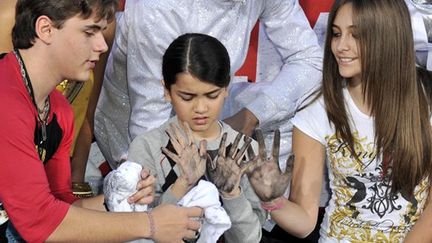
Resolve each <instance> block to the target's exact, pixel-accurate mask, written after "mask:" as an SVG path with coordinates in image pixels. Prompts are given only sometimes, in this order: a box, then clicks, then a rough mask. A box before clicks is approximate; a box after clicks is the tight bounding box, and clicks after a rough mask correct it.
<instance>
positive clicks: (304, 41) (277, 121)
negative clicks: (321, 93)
mask: <svg viewBox="0 0 432 243" xmlns="http://www.w3.org/2000/svg"><path fill="white" fill-rule="evenodd" d="M257 20H259V21H260V22H261V23H262V25H263V26H264V28H265V30H266V34H267V36H268V38H269V39H270V41H271V42H272V43H273V45H274V47H275V48H276V50H277V52H278V53H279V54H280V56H278V57H277V58H279V59H281V60H282V61H283V65H282V66H281V67H280V72H279V73H275V74H274V75H273V76H274V79H273V80H264V82H257V83H255V84H250V83H243V84H242V85H237V86H236V85H233V87H240V86H241V87H240V88H237V91H236V95H231V97H230V100H227V101H226V107H225V115H228V116H231V115H233V114H235V115H236V116H233V117H231V118H230V119H228V120H226V122H228V123H229V124H230V125H231V126H233V127H234V128H236V129H238V130H241V131H243V132H245V133H249V134H250V133H252V130H253V129H254V128H255V127H257V126H259V127H260V128H261V129H262V130H263V131H264V134H265V136H266V139H267V140H270V141H271V140H272V133H273V130H274V129H276V128H279V129H280V130H281V160H280V161H285V158H286V155H287V154H288V152H289V151H290V150H291V130H292V124H291V122H290V118H292V117H293V115H294V113H295V110H296V108H297V106H298V103H299V102H300V101H301V98H302V97H305V96H306V94H308V93H310V92H311V91H312V90H314V88H316V87H317V86H318V84H319V82H320V80H321V65H322V51H321V49H320V47H319V45H318V42H317V38H316V35H315V33H314V32H313V31H312V29H311V28H310V25H309V23H308V21H307V19H306V17H305V15H304V12H303V10H302V9H301V7H300V5H299V3H298V1H296V0H164V1H159V0H157V1H156V0H146V1H140V0H128V1H127V2H126V8H125V11H124V13H123V14H121V15H119V16H118V17H117V30H116V37H115V41H114V44H113V48H112V52H111V55H110V57H109V60H108V63H107V67H106V72H105V78H104V81H103V87H102V91H101V94H100V98H99V102H98V106H97V109H96V114H95V135H96V138H97V141H98V145H99V147H100V149H101V151H102V153H103V155H104V156H105V157H106V159H107V160H108V162H109V163H110V165H111V167H113V168H116V167H117V166H118V162H119V161H121V160H122V159H125V158H126V157H127V150H128V145H129V143H130V142H131V140H132V139H133V138H135V137H136V136H137V135H139V134H142V133H144V132H146V131H148V130H150V129H153V128H156V127H158V126H160V125H161V124H162V123H163V122H165V121H167V120H168V119H169V118H170V116H172V115H173V114H172V111H171V105H170V104H169V103H167V102H165V101H164V99H163V86H162V85H161V79H162V74H161V66H162V65H161V60H162V55H163V53H164V51H165V49H166V48H167V47H168V45H169V43H171V42H172V41H173V40H174V39H175V38H176V37H178V36H179V35H181V34H184V33H188V32H201V33H206V34H209V35H212V36H214V37H216V38H218V39H219V40H220V41H221V42H222V43H223V44H224V45H225V46H226V47H227V49H228V52H229V55H230V58H231V67H232V68H231V70H232V73H233V74H234V73H235V72H236V71H237V70H238V69H239V68H240V67H241V66H242V64H243V62H244V60H245V58H246V54H247V51H248V47H249V40H250V33H251V31H252V29H253V27H254V25H255V23H256V22H257ZM258 58H259V57H258ZM278 70H279V69H278Z"/></svg>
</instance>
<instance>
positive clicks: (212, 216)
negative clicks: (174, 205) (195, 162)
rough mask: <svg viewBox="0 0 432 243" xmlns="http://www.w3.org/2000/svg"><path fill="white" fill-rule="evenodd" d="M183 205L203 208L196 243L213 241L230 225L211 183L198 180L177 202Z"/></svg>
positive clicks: (211, 242) (215, 189)
mask: <svg viewBox="0 0 432 243" xmlns="http://www.w3.org/2000/svg"><path fill="white" fill-rule="evenodd" d="M178 205H180V206H184V207H195V206H197V207H201V208H203V209H204V221H203V222H202V227H201V235H200V237H199V239H198V241H197V242H198V243H214V242H216V241H217V240H218V239H219V237H220V236H221V235H222V234H223V233H224V232H225V231H226V230H227V229H229V228H230V227H231V220H230V218H229V217H228V214H227V213H226V211H225V209H224V208H223V207H222V206H221V203H220V201H219V192H218V190H217V188H216V186H215V185H213V183H210V182H208V181H204V180H200V181H199V183H198V185H196V186H195V187H194V188H192V189H191V190H190V191H189V192H188V193H187V194H186V195H185V196H184V197H183V198H182V199H181V200H180V201H179V202H178Z"/></svg>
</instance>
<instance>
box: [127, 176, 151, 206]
mask: <svg viewBox="0 0 432 243" xmlns="http://www.w3.org/2000/svg"><path fill="white" fill-rule="evenodd" d="M155 180H156V179H155V177H154V176H153V175H151V174H150V171H149V170H148V169H143V170H142V171H141V180H140V181H138V183H137V190H138V191H137V192H136V193H134V194H133V195H132V196H130V197H129V198H128V202H129V203H130V204H132V203H136V204H141V205H147V204H150V203H152V202H153V200H154V183H155Z"/></svg>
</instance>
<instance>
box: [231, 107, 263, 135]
mask: <svg viewBox="0 0 432 243" xmlns="http://www.w3.org/2000/svg"><path fill="white" fill-rule="evenodd" d="M224 122H225V123H227V124H228V125H230V126H231V127H232V128H233V129H234V130H236V131H238V132H241V133H243V134H245V135H247V136H249V137H250V136H252V133H253V131H254V129H255V128H256V127H257V126H258V122H259V121H258V119H257V118H256V116H255V115H254V114H253V113H252V112H251V111H249V110H248V109H246V108H243V109H241V110H240V111H239V112H237V113H236V114H234V115H233V116H231V117H228V118H226V119H225V120H224Z"/></svg>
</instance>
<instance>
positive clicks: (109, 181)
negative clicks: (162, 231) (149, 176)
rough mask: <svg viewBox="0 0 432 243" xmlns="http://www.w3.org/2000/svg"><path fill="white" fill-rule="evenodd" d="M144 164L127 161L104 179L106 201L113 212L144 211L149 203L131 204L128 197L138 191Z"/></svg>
mask: <svg viewBox="0 0 432 243" xmlns="http://www.w3.org/2000/svg"><path fill="white" fill-rule="evenodd" d="M141 170H142V166H141V165H140V164H137V163H134V162H130V161H126V162H123V163H122V164H121V165H120V166H119V167H118V168H117V169H116V170H113V171H111V172H110V173H109V174H108V175H107V176H106V177H105V180H104V188H103V190H104V194H105V203H106V205H107V207H108V209H109V210H110V211H112V212H143V211H147V205H140V204H129V203H128V201H127V199H128V197H130V196H132V195H133V194H134V193H135V192H137V189H136V186H137V183H138V182H139V181H140V179H141Z"/></svg>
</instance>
